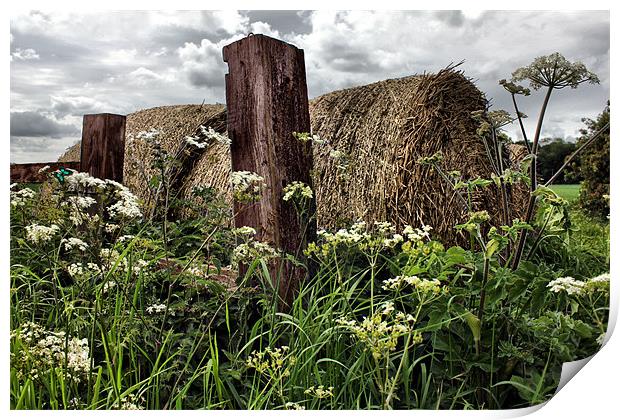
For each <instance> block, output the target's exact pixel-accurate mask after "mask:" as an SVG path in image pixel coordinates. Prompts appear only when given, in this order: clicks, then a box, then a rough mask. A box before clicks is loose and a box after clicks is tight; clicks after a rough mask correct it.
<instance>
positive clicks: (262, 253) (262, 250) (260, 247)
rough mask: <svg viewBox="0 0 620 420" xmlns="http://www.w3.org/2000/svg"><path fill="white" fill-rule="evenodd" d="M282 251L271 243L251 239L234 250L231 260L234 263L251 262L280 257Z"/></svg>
mask: <svg viewBox="0 0 620 420" xmlns="http://www.w3.org/2000/svg"><path fill="white" fill-rule="evenodd" d="M279 256H280V253H279V252H278V251H277V250H276V249H275V248H273V247H272V246H271V245H269V244H267V243H265V242H260V241H257V240H255V239H250V240H249V241H248V242H246V243H243V244H240V245H238V246H237V247H236V248H235V249H234V250H233V252H232V257H231V261H232V263H233V264H234V265H238V264H239V263H244V264H249V263H251V262H252V261H254V260H256V259H259V258H260V259H266V260H268V259H271V258H278V257H279Z"/></svg>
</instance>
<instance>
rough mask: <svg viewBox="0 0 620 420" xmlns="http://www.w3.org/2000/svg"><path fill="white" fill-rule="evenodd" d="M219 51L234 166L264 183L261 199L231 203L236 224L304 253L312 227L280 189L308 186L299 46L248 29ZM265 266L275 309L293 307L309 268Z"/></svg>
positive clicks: (306, 121) (307, 128) (309, 162)
mask: <svg viewBox="0 0 620 420" xmlns="http://www.w3.org/2000/svg"><path fill="white" fill-rule="evenodd" d="M223 56H224V61H225V62H226V63H228V74H227V75H226V106H227V113H228V114H227V118H228V122H227V129H228V136H229V137H230V139H231V140H232V144H231V158H232V170H233V171H252V172H255V173H257V174H258V175H260V176H262V177H264V179H265V184H266V189H265V191H264V192H263V195H262V198H261V199H260V201H259V202H258V203H255V204H253V205H246V204H241V203H238V202H236V203H235V204H234V211H235V214H236V215H235V226H237V227H241V226H250V227H253V228H255V229H256V231H257V235H256V236H257V239H258V240H261V241H264V242H267V243H270V244H271V245H272V246H274V247H277V248H278V249H279V250H281V251H284V252H286V253H287V254H290V255H293V256H295V257H296V258H297V259H301V258H303V252H302V251H303V249H305V245H306V243H307V242H308V241H310V240H312V239H314V236H313V235H314V233H315V231H316V227H315V226H314V225H313V224H312V223H309V224H306V223H301V222H300V220H299V217H298V214H297V212H296V210H295V208H294V206H293V205H292V204H291V203H288V202H285V201H283V200H282V196H283V194H282V189H283V188H284V187H285V186H286V185H287V184H289V183H290V182H293V181H301V182H303V183H305V184H307V185H310V187H312V181H311V178H310V172H311V170H312V147H311V144H310V143H309V142H308V143H306V144H304V143H302V142H300V141H299V140H297V139H296V138H295V137H294V136H293V132H300V133H301V132H310V113H309V110H308V90H307V87H306V71H305V64H304V52H303V50H301V49H298V48H296V47H295V46H293V45H291V44H287V43H285V42H283V41H280V40H277V39H274V38H270V37H267V36H264V35H251V36H248V37H247V38H244V39H241V40H239V41H236V42H233V43H232V44H230V45H227V46H225V47H224V49H223ZM313 207H314V205H313ZM302 225H303V226H302ZM241 270H242V271H244V268H241ZM269 271H270V275H271V281H272V283H273V286H274V287H277V288H278V294H279V296H280V303H281V305H280V307H281V308H283V309H290V306H291V304H292V302H293V300H294V298H295V294H296V292H297V290H298V287H299V284H300V282H301V281H303V279H304V278H305V277H306V275H307V270H306V269H305V268H303V267H302V266H299V265H295V264H293V263H291V262H290V261H287V260H285V259H282V260H280V261H273V262H271V263H270V267H269ZM240 274H241V275H244V274H245V273H243V272H242V273H240Z"/></svg>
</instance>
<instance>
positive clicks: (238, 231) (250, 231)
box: [232, 226, 256, 236]
mask: <svg viewBox="0 0 620 420" xmlns="http://www.w3.org/2000/svg"><path fill="white" fill-rule="evenodd" d="M232 232H233V234H235V235H238V236H254V235H256V229H254V228H253V227H250V226H241V227H238V228H235V229H233V231H232Z"/></svg>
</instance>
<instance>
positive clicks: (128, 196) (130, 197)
mask: <svg viewBox="0 0 620 420" xmlns="http://www.w3.org/2000/svg"><path fill="white" fill-rule="evenodd" d="M106 182H107V183H108V184H109V185H112V186H114V187H115V191H114V196H115V198H117V199H118V201H117V202H116V203H114V204H112V205H111V206H109V207H108V213H109V214H110V216H111V217H113V218H115V217H118V218H127V219H139V218H141V217H142V212H141V211H140V207H138V198H137V197H136V196H135V195H134V194H133V193H132V192H131V191H129V188H127V187H126V186H124V185H123V184H120V183H118V182H116V181H111V180H107V181H106Z"/></svg>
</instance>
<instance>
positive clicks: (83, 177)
mask: <svg viewBox="0 0 620 420" xmlns="http://www.w3.org/2000/svg"><path fill="white" fill-rule="evenodd" d="M69 171H72V174H71V176H68V177H66V178H65V180H66V183H67V186H68V188H69V190H70V191H78V190H80V187H81V188H82V189H94V190H98V191H100V190H103V189H104V188H105V187H106V182H105V181H104V180H102V179H99V178H95V177H94V176H90V175H89V174H88V173H87V172H77V171H74V170H72V169H69Z"/></svg>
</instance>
